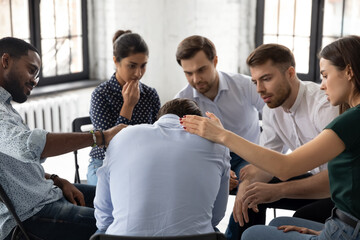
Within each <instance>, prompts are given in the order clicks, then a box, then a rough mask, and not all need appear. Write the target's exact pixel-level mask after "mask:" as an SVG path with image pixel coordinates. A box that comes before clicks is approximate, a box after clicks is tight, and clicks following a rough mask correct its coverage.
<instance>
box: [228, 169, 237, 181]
mask: <svg viewBox="0 0 360 240" xmlns="http://www.w3.org/2000/svg"><path fill="white" fill-rule="evenodd" d="M230 177H231V178H235V179H237V176H236V173H235V172H234V171H233V170H230Z"/></svg>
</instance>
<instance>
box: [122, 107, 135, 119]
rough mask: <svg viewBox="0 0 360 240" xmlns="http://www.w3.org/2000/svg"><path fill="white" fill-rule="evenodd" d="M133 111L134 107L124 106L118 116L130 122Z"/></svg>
mask: <svg viewBox="0 0 360 240" xmlns="http://www.w3.org/2000/svg"><path fill="white" fill-rule="evenodd" d="M133 110H134V106H129V105H126V104H124V105H123V106H122V108H121V110H120V116H122V117H124V118H127V119H129V120H131V117H132V114H133Z"/></svg>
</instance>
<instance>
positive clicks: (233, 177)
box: [229, 170, 239, 191]
mask: <svg viewBox="0 0 360 240" xmlns="http://www.w3.org/2000/svg"><path fill="white" fill-rule="evenodd" d="M238 184H239V180H238V177H237V176H236V173H235V172H234V171H233V170H230V184H229V191H231V190H233V189H234V188H236V187H237V185H238Z"/></svg>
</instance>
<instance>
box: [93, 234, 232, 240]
mask: <svg viewBox="0 0 360 240" xmlns="http://www.w3.org/2000/svg"><path fill="white" fill-rule="evenodd" d="M90 240H226V237H225V235H224V234H222V233H220V232H213V233H205V234H196V235H185V236H168V237H136V236H116V235H108V234H94V235H93V236H91V238H90Z"/></svg>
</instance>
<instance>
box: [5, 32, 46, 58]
mask: <svg viewBox="0 0 360 240" xmlns="http://www.w3.org/2000/svg"><path fill="white" fill-rule="evenodd" d="M29 50H31V51H34V52H36V53H38V54H39V55H40V53H39V51H38V50H37V49H36V48H35V47H34V46H33V45H31V44H30V43H28V42H25V41H24V40H22V39H18V38H13V37H5V38H2V39H0V57H1V56H2V55H3V54H4V53H8V54H9V55H10V57H12V58H21V57H22V56H24V55H27V54H28V51H29Z"/></svg>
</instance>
